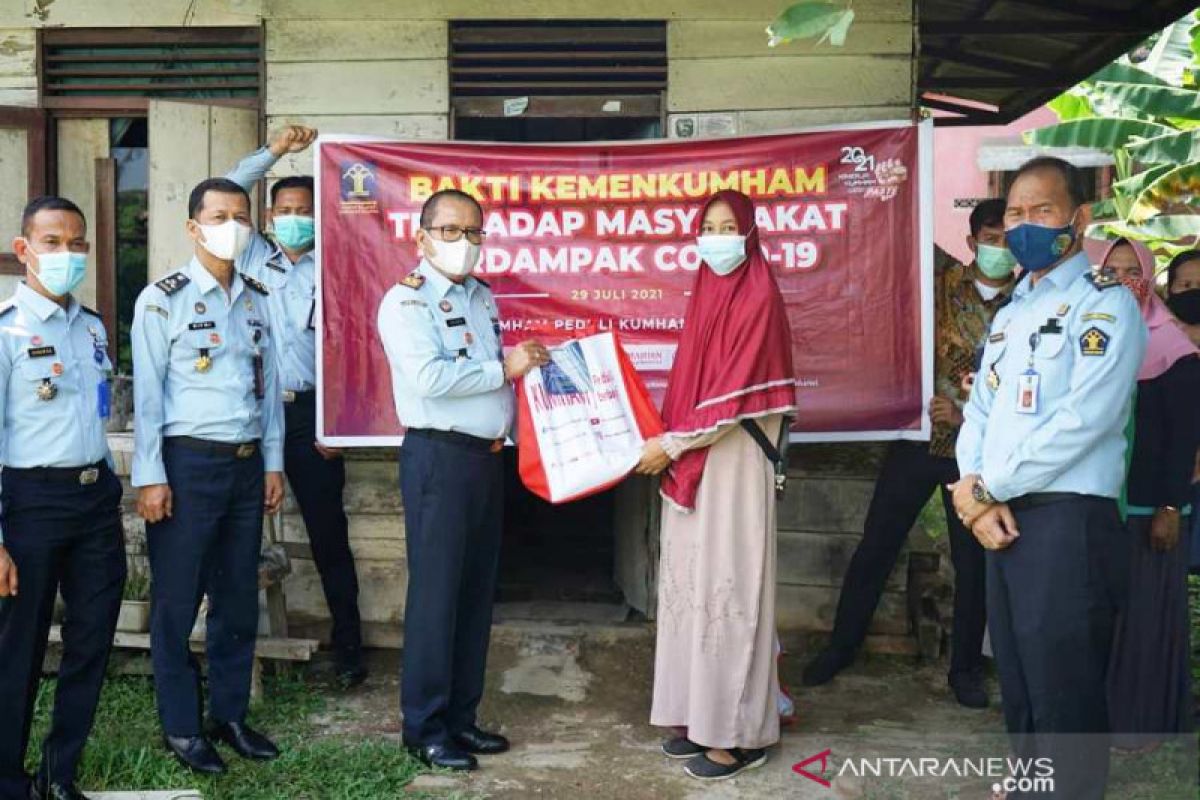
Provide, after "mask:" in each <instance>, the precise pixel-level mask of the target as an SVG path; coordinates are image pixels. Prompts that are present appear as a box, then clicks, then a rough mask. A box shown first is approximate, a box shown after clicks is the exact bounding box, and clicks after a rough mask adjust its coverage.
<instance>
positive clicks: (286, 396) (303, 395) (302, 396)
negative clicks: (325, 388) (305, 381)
mask: <svg viewBox="0 0 1200 800" xmlns="http://www.w3.org/2000/svg"><path fill="white" fill-rule="evenodd" d="M283 402H285V403H288V404H291V403H295V404H296V405H298V406H305V405H308V406H311V405H314V404H315V403H316V402H317V392H316V390H315V389H305V390H304V391H302V392H293V391H292V390H291V389H284V390H283Z"/></svg>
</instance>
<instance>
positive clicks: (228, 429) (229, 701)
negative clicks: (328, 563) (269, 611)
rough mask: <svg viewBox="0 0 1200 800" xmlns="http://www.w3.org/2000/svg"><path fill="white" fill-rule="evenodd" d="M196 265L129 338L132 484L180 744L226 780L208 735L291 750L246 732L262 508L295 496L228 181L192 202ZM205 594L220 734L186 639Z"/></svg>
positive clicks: (239, 198) (141, 308)
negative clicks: (286, 485)
mask: <svg viewBox="0 0 1200 800" xmlns="http://www.w3.org/2000/svg"><path fill="white" fill-rule="evenodd" d="M188 212H189V217H190V218H189V220H188V223H187V230H188V234H189V236H190V237H191V239H192V240H193V242H194V245H195V256H194V257H193V258H192V261H191V263H189V264H188V265H187V266H186V267H184V268H183V269H182V270H180V271H179V272H175V273H173V274H171V275H168V276H167V277H166V278H163V279H162V280H160V281H158V282H157V283H155V284H154V285H152V286H147V287H146V289H145V290H143V291H142V293H141V295H139V296H138V299H137V305H136V308H135V311H134V319H133V328H132V333H131V336H132V339H133V365H134V413H135V437H134V439H135V449H134V460H133V485H134V486H135V487H137V488H138V512H139V513H140V514H141V515H142V516H143V517H144V518H145V520H146V523H147V525H146V540H147V545H148V548H149V554H150V570H151V574H152V577H153V583H152V585H151V621H150V642H151V656H152V660H153V664H154V686H155V692H156V695H157V700H158V712H159V718H160V720H161V722H162V726H163V733H164V735H165V740H166V744H167V747H168V749H170V750H171V752H172V753H174V755H175V756H176V757H177V758H178V759H179V760H180V761H181V762H182V763H183V764H184V765H185V766H187V767H189V768H191V769H194V770H197V771H199V772H206V773H217V772H222V771H224V769H225V765H224V762H223V761H222V759H221V757H220V755H219V754H218V753H217V751H216V749H215V748H214V747H213V745H212V742H211V741H210V737H211V738H212V739H216V740H219V741H222V742H224V743H226V744H228V745H229V746H230V747H232V748H233V749H234V751H235V752H237V753H238V754H239V755H241V756H242V757H244V758H251V759H268V758H274V757H275V756H276V755H278V750H277V749H276V748H275V746H274V744H272V743H271V742H270V741H269V740H268V739H267V738H266V737H265V736H263V735H262V734H259V733H257V732H256V731H254V730H253V729H251V728H250V727H249V726H248V725H246V722H245V717H246V711H247V708H248V705H249V699H250V681H251V672H252V668H253V662H254V645H255V638H256V635H257V632H258V556H259V550H260V545H261V539H262V522H263V512H264V510H265V511H266V512H268V513H273V512H274V511H275V510H277V509H278V508H279V505H280V504H281V503H282V501H283V474H282V471H283V403H282V399H281V394H280V389H279V381H278V376H277V370H276V366H275V358H274V355H273V354H272V349H273V348H274V347H275V342H274V332H273V329H272V319H271V315H270V311H269V308H268V295H269V291H268V289H267V288H266V287H265V286H263V285H262V284H261V283H259V282H258V281H256V280H255V279H254V278H251V277H249V276H244V275H240V274H238V272H237V271H236V270H235V269H234V262H235V261H236V260H237V257H238V256H239V255H240V254H241V251H242V250H244V249H245V246H246V243H247V242H248V241H249V239H250V197H249V195H248V194H247V193H246V191H245V190H244V189H243V188H242V187H240V186H238V185H237V184H236V183H232V182H230V181H228V180H225V179H223V178H210V179H208V180H206V181H203V182H201V183H200V184H199V185H198V186H197V187H196V188H195V189H194V190H193V191H192V193H191V197H190V198H189V201H188ZM205 594H207V595H208V598H209V608H208V617H207V642H206V643H207V653H208V688H209V703H208V708H209V718H210V729H209V731H208V735H207V736H206V735H205V732H204V731H203V730H202V727H201V719H200V709H201V705H202V703H201V697H200V674H199V671H198V669H197V666H196V663H195V661H194V659H193V658H192V657H191V653H190V649H189V646H188V639H189V637H190V635H191V631H192V626H193V624H194V623H195V620H196V614H197V611H198V610H199V606H200V600H201V598H202V597H203V596H204V595H205Z"/></svg>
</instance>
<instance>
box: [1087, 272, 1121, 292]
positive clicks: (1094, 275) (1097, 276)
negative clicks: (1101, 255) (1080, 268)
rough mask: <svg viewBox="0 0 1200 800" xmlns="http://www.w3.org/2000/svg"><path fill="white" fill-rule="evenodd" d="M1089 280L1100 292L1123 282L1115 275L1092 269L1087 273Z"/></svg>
mask: <svg viewBox="0 0 1200 800" xmlns="http://www.w3.org/2000/svg"><path fill="white" fill-rule="evenodd" d="M1087 282H1088V283H1090V284H1091V285H1092V287H1093V288H1094V289H1095V290H1096V291H1098V292H1100V291H1103V290H1105V289H1111V288H1113V287H1114V286H1120V285H1121V282H1120V281H1119V280H1117V278H1116V276H1115V275H1112V274H1109V273H1107V272H1099V271H1097V270H1092V271H1091V272H1089V273H1088V274H1087Z"/></svg>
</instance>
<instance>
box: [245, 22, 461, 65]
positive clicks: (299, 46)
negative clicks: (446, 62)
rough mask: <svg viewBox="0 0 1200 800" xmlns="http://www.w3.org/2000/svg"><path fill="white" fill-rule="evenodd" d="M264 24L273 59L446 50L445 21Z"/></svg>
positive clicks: (425, 55)
mask: <svg viewBox="0 0 1200 800" xmlns="http://www.w3.org/2000/svg"><path fill="white" fill-rule="evenodd" d="M266 30H267V52H266V57H267V61H268V62H269V63H273V64H282V63H286V62H305V61H389V60H396V59H403V60H411V59H430V58H445V57H446V51H447V45H446V39H447V34H446V23H445V22H431V21H391V20H380V21H378V22H375V23H372V24H371V25H363V24H362V22H360V21H357V20H329V21H324V22H314V21H312V20H292V19H271V20H268V21H267V23H266Z"/></svg>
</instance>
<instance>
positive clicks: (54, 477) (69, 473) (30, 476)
mask: <svg viewBox="0 0 1200 800" xmlns="http://www.w3.org/2000/svg"><path fill="white" fill-rule="evenodd" d="M107 468H108V462H106V461H97V462H96V463H95V464H87V465H86V466H82V467H5V468H4V474H5V475H10V476H12V477H14V478H25V479H27V480H33V481H53V482H55V483H77V484H79V485H80V486H91V485H92V484H93V483H95V482H96V481H98V480H100V476H101V475H102V474H103V471H104V470H106V469H107Z"/></svg>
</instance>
